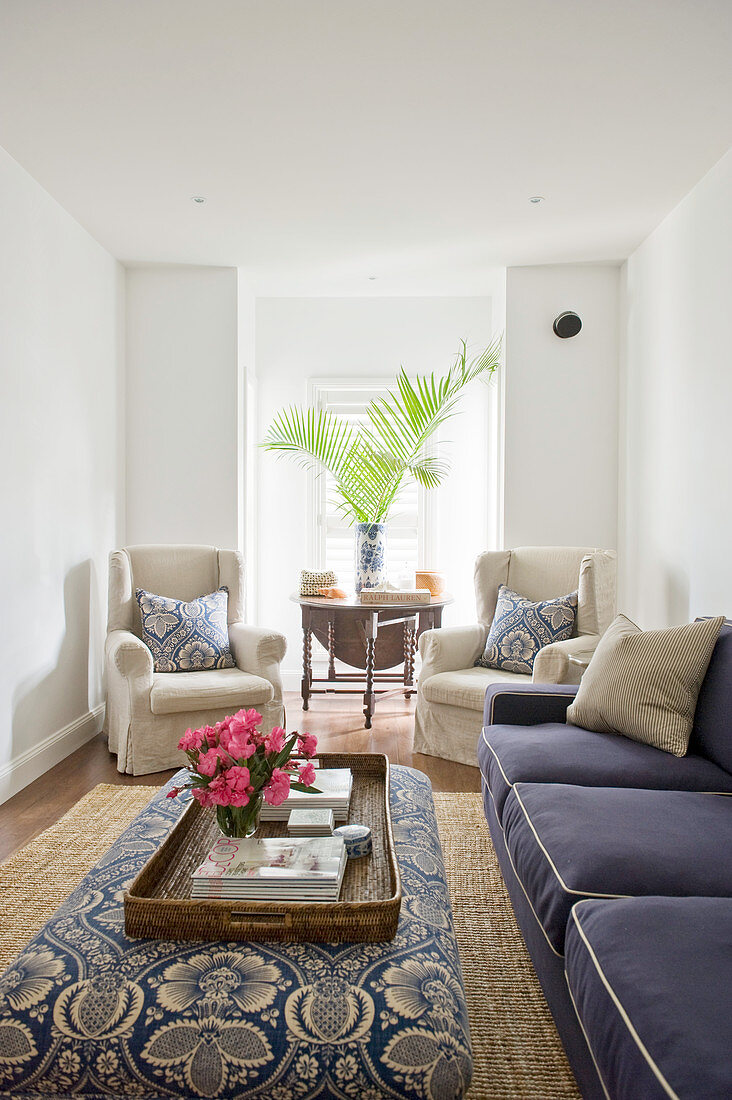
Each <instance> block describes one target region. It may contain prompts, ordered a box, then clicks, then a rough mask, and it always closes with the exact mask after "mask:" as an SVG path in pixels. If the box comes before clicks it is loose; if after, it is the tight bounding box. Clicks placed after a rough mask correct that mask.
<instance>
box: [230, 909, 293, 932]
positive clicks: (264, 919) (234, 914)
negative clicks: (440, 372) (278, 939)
mask: <svg viewBox="0 0 732 1100" xmlns="http://www.w3.org/2000/svg"><path fill="white" fill-rule="evenodd" d="M229 924H231V925H240V924H249V925H252V926H253V927H254V928H290V927H291V926H292V913H257V912H255V911H254V910H252V909H232V910H231V912H230V913H229Z"/></svg>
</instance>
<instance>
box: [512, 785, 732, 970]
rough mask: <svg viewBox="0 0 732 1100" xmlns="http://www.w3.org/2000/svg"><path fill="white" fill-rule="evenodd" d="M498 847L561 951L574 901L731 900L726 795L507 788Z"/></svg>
mask: <svg viewBox="0 0 732 1100" xmlns="http://www.w3.org/2000/svg"><path fill="white" fill-rule="evenodd" d="M503 831H504V833H505V837H506V847H507V849H508V852H509V855H510V857H511V862H512V864H513V867H514V870H515V871H516V875H517V877H518V879H519V881H520V883H521V885H522V887H523V890H524V893H525V894H526V897H527V899H528V900H529V902H530V903H531V907H532V909H533V910H534V914H535V916H536V918H537V920H538V921H539V924H540V925H541V927H542V929H543V930H544V935H545V936H546V939H547V941H548V942H549V945H550V946H551V948H552V950H553V951H555V952H556V953H557V954H562V953H563V951H564V935H565V930H566V927H567V920H568V918H569V912H570V910H571V908H572V906H573V905H574V903H575V902H576V901H579V899H580V898H583V897H645V896H648V895H651V894H663V895H666V896H669V897H679V896H684V895H687V894H690V895H694V896H696V897H703V896H709V897H732V863H731V862H730V860H729V859H728V858H727V853H728V852H729V851H731V850H732V797H730V796H728V795H714V794H699V793H696V792H689V791H639V790H633V789H622V788H617V787H573V786H568V785H566V784H563V783H517V784H516V785H515V786H514V787H513V789H512V790H511V792H510V794H509V795H508V798H507V799H506V803H505V805H504V808H503Z"/></svg>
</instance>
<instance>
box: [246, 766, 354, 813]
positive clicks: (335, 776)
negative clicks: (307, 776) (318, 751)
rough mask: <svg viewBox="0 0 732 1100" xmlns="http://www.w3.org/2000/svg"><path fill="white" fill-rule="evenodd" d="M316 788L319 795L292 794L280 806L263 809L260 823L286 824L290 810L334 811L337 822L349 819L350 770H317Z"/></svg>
mask: <svg viewBox="0 0 732 1100" xmlns="http://www.w3.org/2000/svg"><path fill="white" fill-rule="evenodd" d="M313 786H314V787H317V788H318V790H319V791H320V792H321V793H320V794H304V793H303V792H302V791H292V790H291V791H290V793H289V795H288V796H287V798H286V799H285V801H284V802H283V803H282V805H281V806H269V805H267V803H266V802H265V803H264V805H263V806H262V813H261V814H260V821H287V819H288V818H289V816H290V811H291V810H305V809H307V810H332V811H333V817H334V818H335V820H336V821H339V822H344V821H347V819H348V807H349V805H350V803H351V790H352V788H353V774H352V772H351V769H350V768H318V769H317V770H316V772H315V780H314V781H313Z"/></svg>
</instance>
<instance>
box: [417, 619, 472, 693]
mask: <svg viewBox="0 0 732 1100" xmlns="http://www.w3.org/2000/svg"><path fill="white" fill-rule="evenodd" d="M486 637H487V631H486V629H485V627H484V626H481V624H480V623H476V624H475V625H474V626H448V627H441V628H440V629H439V630H425V632H424V634H421V635H420V639H419V652H420V656H421V657H422V671H421V673H420V677H421V679H423V680H426V679H427V677H428V676H435V675H436V674H437V673H438V672H455V671H456V670H457V669H459V668H471V667H472V666H473V665H474V664H475V661H476V660H477V658H478V657H480V655H481V653H482V652H483V647H484V645H485V640H486Z"/></svg>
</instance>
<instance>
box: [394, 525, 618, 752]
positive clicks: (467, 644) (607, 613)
mask: <svg viewBox="0 0 732 1100" xmlns="http://www.w3.org/2000/svg"><path fill="white" fill-rule="evenodd" d="M615 575H616V555H615V553H614V551H612V550H595V549H588V548H586V547H575V546H521V547H518V548H517V549H515V550H490V551H487V552H486V553H484V554H480V555H479V557H478V559H477V561H476V563H475V599H476V604H477V608H478V622H477V623H476V624H475V625H474V626H457V627H443V628H442V629H440V630H427V631H425V633H424V634H423V635H422V636H421V638H420V640H419V652H420V655H421V657H422V669H421V672H420V674H419V683H418V687H417V709H416V714H415V725H414V751H415V752H424V753H427V754H428V755H430V756H442V757H444V758H445V759H447V760H457V761H460V762H461V763H463V764H475V763H476V747H477V742H478V737H479V735H480V731H481V728H482V725H483V701H484V699H485V692H486V688H487V687H488V685H489V684H493V683H496V682H506V683H528V682H530V678H529V677H528V676H526V675H523V674H521V673H517V672H504V671H502V670H501V669H493V668H482V667H474V666H475V662H476V661H477V659H478V657H480V655H481V654H482V652H483V649H484V648H485V643H486V638H487V637H488V631H489V630H490V626H491V623H492V621H493V613H494V611H495V609H496V600H497V597H498V588H499V585H501V584H505V585H507V586H508V587H509V588H511V589H513V591H514V592H519V593H520V594H521V595H522V596H526V597H527V598H528V599H530V600H536V601H538V600H550V599H556V598H557V597H558V596H565V595H567V593H569V592H574V591H575V590H577V592H578V608H577V621H576V624H575V633H574V636H573V637H572V638H570V639H569V640H568V641H565V642H554V643H553V644H552V645H548V646H545V647H544V648H543V649H541V650H540V651H539V653H538V654H537V655H536V658H535V660H534V673H533V677H532V679H533V680H534V681H535V682H536V683H544V684H547V683H549V684H571V683H579V679H580V676H581V674H582V671H583V669H582V664H581V663H580V662H581V661H582V660H584V661H588V660H589V658H590V657H591V656H592V654H593V653H594V651H595V647H596V645H597V643H598V641H599V640H600V637H601V636H602V634H604V632H605V631H606V630H607V628H608V626H609V625H610V623H611V621H612V619H613V616H614V614H615ZM570 657H571V658H573V660H570Z"/></svg>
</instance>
